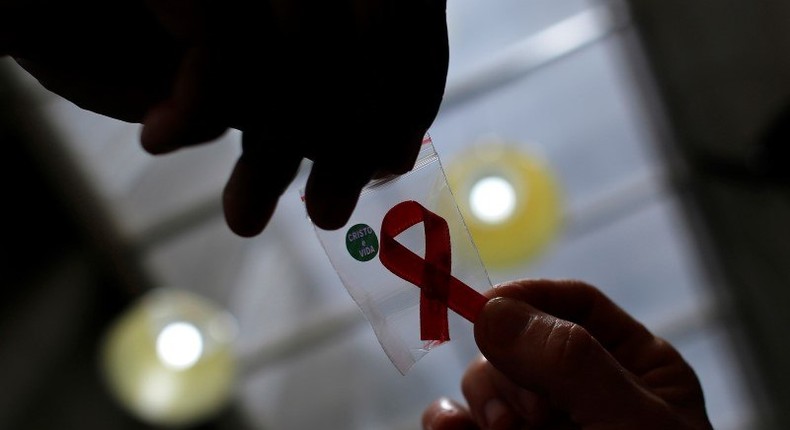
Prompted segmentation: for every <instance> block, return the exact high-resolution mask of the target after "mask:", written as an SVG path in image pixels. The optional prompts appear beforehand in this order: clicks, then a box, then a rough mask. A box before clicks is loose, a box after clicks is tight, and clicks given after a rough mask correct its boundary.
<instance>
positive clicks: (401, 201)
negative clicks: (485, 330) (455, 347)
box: [315, 136, 491, 374]
mask: <svg viewBox="0 0 790 430" xmlns="http://www.w3.org/2000/svg"><path fill="white" fill-rule="evenodd" d="M315 230H316V234H317V235H318V238H319V240H320V242H321V244H322V246H323V247H324V250H325V251H326V254H327V256H328V257H329V260H330V261H331V263H332V265H333V267H334V268H335V270H336V271H337V274H338V276H340V279H341V280H342V282H343V285H344V286H345V287H346V289H347V290H348V292H349V293H350V294H351V297H352V298H353V299H354V301H356V303H357V305H359V307H360V309H361V310H362V312H363V313H364V314H365V316H366V317H367V319H368V321H370V324H371V326H372V327H373V330H374V331H375V333H376V336H377V338H378V340H379V342H380V343H381V346H382V348H383V349H384V351H385V353H386V354H387V356H388V357H389V358H390V360H391V361H392V363H393V364H394V365H395V367H396V368H397V369H398V370H399V371H400V372H401V373H404V374H405V373H406V372H407V371H408V369H409V368H411V367H412V366H413V365H414V363H416V362H417V360H419V359H420V358H421V357H423V356H424V355H425V354H427V353H428V352H429V351H430V350H431V349H432V348H434V347H435V346H438V345H440V344H442V343H444V342H447V341H449V340H450V339H451V338H452V335H453V332H454V331H456V330H471V324H470V322H469V321H471V322H474V319H475V318H476V317H477V314H478V313H479V312H480V310H481V309H482V307H483V305H484V304H485V302H486V299H485V298H484V297H483V296H482V295H481V294H480V292H482V291H485V290H487V289H488V288H490V286H491V282H490V281H489V278H488V274H487V273H486V270H485V267H484V266H483V264H482V262H481V261H480V258H479V256H478V253H477V249H476V248H475V245H474V243H473V241H472V239H471V237H470V235H469V232H468V231H467V229H466V226H465V224H464V220H463V218H462V216H461V213H460V211H459V210H458V207H457V205H456V204H455V200H454V199H453V195H452V192H451V190H450V188H449V187H448V185H447V179H446V177H445V175H444V171H443V169H442V165H441V162H440V160H439V157H438V155H437V154H436V150H435V148H434V146H433V143H432V141H431V139H430V137H427V136H426V138H425V140H424V141H423V145H422V148H421V151H420V154H419V156H418V158H417V162H416V163H415V166H414V168H413V169H412V170H411V171H410V172H409V173H406V174H405V175H402V176H398V177H394V178H385V179H380V180H374V181H372V182H371V183H370V184H368V185H367V187H365V189H364V190H363V191H362V194H361V195H360V199H359V202H358V204H357V207H356V209H355V211H354V213H353V214H352V216H351V219H350V220H349V222H348V223H347V224H346V225H345V226H344V227H342V228H341V229H339V230H334V231H327V230H322V229H320V228H317V227H316V228H315Z"/></svg>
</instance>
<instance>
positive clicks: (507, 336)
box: [475, 297, 532, 347]
mask: <svg viewBox="0 0 790 430" xmlns="http://www.w3.org/2000/svg"><path fill="white" fill-rule="evenodd" d="M530 312H531V308H530V307H529V306H528V305H527V304H525V303H523V302H519V301H517V300H513V299H509V298H505V297H495V298H493V299H491V300H490V301H489V302H488V303H487V304H486V305H485V307H484V308H483V312H482V313H481V315H480V319H479V320H478V324H476V326H479V327H480V328H482V330H481V332H482V333H478V330H479V329H478V330H475V334H476V335H478V334H482V335H484V338H483V339H478V343H482V344H485V345H491V346H496V347H510V346H512V343H513V340H514V339H516V338H517V337H519V336H520V335H521V333H522V332H523V331H524V328H525V327H526V326H527V324H528V323H529V320H530V318H531V317H532V315H531V313H530Z"/></svg>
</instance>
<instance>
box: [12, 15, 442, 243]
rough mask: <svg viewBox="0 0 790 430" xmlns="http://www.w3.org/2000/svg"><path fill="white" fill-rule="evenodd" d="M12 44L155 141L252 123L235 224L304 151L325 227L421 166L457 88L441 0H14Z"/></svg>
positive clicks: (309, 191)
mask: <svg viewBox="0 0 790 430" xmlns="http://www.w3.org/2000/svg"><path fill="white" fill-rule="evenodd" d="M0 12H2V15H3V16H4V17H6V18H8V19H7V20H6V21H7V25H4V28H2V29H0V55H13V56H14V58H15V59H16V60H17V61H18V62H19V63H20V64H21V65H22V66H23V67H24V68H25V69H26V70H28V71H29V72H30V73H31V74H33V75H34V76H35V77H36V78H38V79H39V81H40V82H41V83H42V84H43V85H44V86H45V87H47V88H48V89H50V90H52V91H53V92H55V93H58V94H60V95H62V96H64V97H66V98H67V99H69V100H71V101H73V102H74V103H76V104H77V105H79V106H81V107H83V108H85V109H88V110H91V111H94V112H97V113H100V114H104V115H108V116H111V117H114V118H118V119H121V120H125V121H130V122H141V123H143V130H142V135H141V140H142V144H143V146H144V147H145V149H146V150H148V151H149V152H151V153H153V154H162V153H167V152H171V151H174V150H177V149H179V148H183V147H187V146H191V145H196V144H200V143H204V142H209V141H212V140H214V139H216V138H218V137H219V136H220V135H222V134H223V133H224V132H225V131H226V130H227V129H229V128H236V129H240V130H242V131H243V137H242V150H243V153H242V155H241V157H240V159H239V161H238V163H237V165H236V167H235V169H234V171H233V173H232V174H231V177H230V179H229V180H228V184H227V186H226V188H225V195H224V207H225V215H226V219H227V221H228V224H229V226H230V227H231V229H232V230H233V231H235V232H236V233H238V234H240V235H242V236H252V235H255V234H257V233H259V232H260V231H261V230H262V229H263V228H264V227H265V225H266V224H267V222H268V220H269V219H270V217H271V215H272V213H273V211H274V209H275V207H276V204H277V200H278V199H279V196H280V195H281V194H282V192H283V191H284V189H285V188H286V187H287V186H288V184H289V183H290V182H291V181H292V179H293V177H294V175H295V173H296V171H297V169H298V166H299V164H300V162H301V160H302V159H303V158H309V159H312V160H313V161H314V165H313V169H312V172H311V174H310V177H309V179H308V183H307V186H306V193H305V194H306V195H305V199H306V205H307V210H308V213H309V214H310V216H311V218H312V219H313V221H314V222H315V223H316V224H317V225H318V226H320V227H323V228H328V229H335V228H339V227H341V226H342V225H343V224H345V222H346V221H347V219H348V217H349V216H350V214H351V211H352V210H353V208H354V206H355V205H356V201H357V198H358V196H359V192H360V190H361V189H362V187H363V186H364V185H365V184H366V183H367V182H368V181H369V180H370V179H371V177H373V176H374V175H377V174H387V173H393V174H400V173H404V172H406V171H408V170H409V169H410V168H411V167H412V166H413V163H414V160H415V158H416V156H417V153H418V151H419V147H420V144H421V142H422V137H423V135H424V134H425V132H426V130H427V129H428V127H429V126H430V124H431V122H432V121H433V119H434V118H435V116H436V113H437V111H438V108H439V104H440V102H441V98H442V95H443V92H444V83H445V78H446V72H447V62H448V52H447V51H448V47H447V30H446V23H445V3H444V1H443V0H340V1H332V2H327V1H319V0H270V1H248V0H231V1H224V2H218V1H211V0H119V1H113V2H106V1H99V0H77V1H74V2H59V1H54V0H12V1H8V2H4V3H3V5H2V6H0Z"/></svg>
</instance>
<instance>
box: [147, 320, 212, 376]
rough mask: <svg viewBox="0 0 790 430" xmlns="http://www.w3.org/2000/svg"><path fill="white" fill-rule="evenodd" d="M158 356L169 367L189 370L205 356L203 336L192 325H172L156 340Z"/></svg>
mask: <svg viewBox="0 0 790 430" xmlns="http://www.w3.org/2000/svg"><path fill="white" fill-rule="evenodd" d="M156 355H157V356H158V357H159V359H160V360H161V361H162V363H163V364H164V365H166V366H167V367H170V368H172V369H176V370H183V369H188V368H190V367H192V366H193V365H195V363H197V362H198V360H200V357H201V355H203V336H201V334H200V331H199V330H198V329H197V327H195V326H194V325H192V324H189V323H186V322H174V323H170V324H168V325H166V326H165V328H163V329H162V331H161V332H159V336H157V338H156Z"/></svg>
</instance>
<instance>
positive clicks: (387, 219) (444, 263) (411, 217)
mask: <svg viewBox="0 0 790 430" xmlns="http://www.w3.org/2000/svg"><path fill="white" fill-rule="evenodd" d="M420 222H422V223H424V224H425V258H421V257H420V256H419V255H417V254H415V253H414V252H412V251H410V250H408V249H406V247H405V246H403V245H401V244H400V243H398V242H397V241H396V240H395V237H396V236H398V235H399V234H401V233H403V232H404V231H406V230H407V229H408V228H409V227H411V226H413V225H417V224H419V223H420ZM450 253H451V252H450V228H449V227H448V225H447V221H445V220H444V218H442V217H440V216H439V215H436V214H435V213H433V212H431V211H429V210H428V209H426V208H425V207H424V206H422V205H421V204H419V203H417V202H415V201H413V200H409V201H405V202H401V203H398V204H397V205H395V206H394V207H393V208H392V209H390V210H389V212H387V214H386V215H384V220H383V221H382V222H381V245H380V249H379V259H380V260H381V264H383V265H384V267H386V268H387V269H389V271H390V272H392V273H394V274H395V275H397V276H398V277H400V278H402V279H404V280H406V281H408V282H411V283H412V284H414V285H416V286H417V287H419V288H420V332H421V333H420V335H421V338H422V340H428V341H438V342H444V341H447V340H450V330H449V328H448V325H447V308H448V307H449V308H450V309H452V310H453V311H454V312H456V313H457V314H459V315H461V316H462V317H464V318H466V319H467V320H469V321H471V322H473V323H474V322H475V320H476V319H477V316H478V315H479V314H480V311H481V310H482V309H483V306H484V305H485V304H486V302H487V301H488V299H486V298H485V296H483V295H482V294H480V293H478V292H477V291H475V290H474V289H472V288H471V287H469V286H468V285H466V284H464V283H463V282H461V281H459V280H458V279H456V278H455V277H453V276H452V275H451V274H450V268H451V264H450V263H451V259H450Z"/></svg>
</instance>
